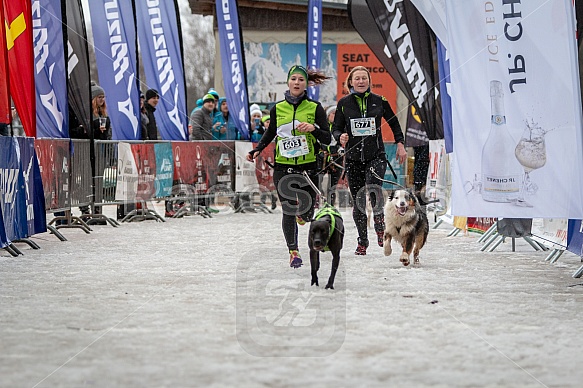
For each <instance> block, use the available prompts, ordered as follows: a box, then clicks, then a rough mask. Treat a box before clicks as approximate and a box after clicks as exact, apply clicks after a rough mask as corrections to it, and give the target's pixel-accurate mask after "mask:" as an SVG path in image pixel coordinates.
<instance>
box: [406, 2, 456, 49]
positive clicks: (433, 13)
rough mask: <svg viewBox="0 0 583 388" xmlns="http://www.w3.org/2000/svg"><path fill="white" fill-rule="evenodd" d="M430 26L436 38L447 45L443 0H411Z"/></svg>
mask: <svg viewBox="0 0 583 388" xmlns="http://www.w3.org/2000/svg"><path fill="white" fill-rule="evenodd" d="M411 3H413V5H414V6H415V7H416V8H417V10H418V11H419V13H420V14H421V15H423V18H424V19H425V21H426V22H427V24H429V27H431V30H432V31H433V32H434V33H435V36H437V39H439V40H440V41H441V43H443V45H444V46H445V47H447V22H446V4H445V0H411Z"/></svg>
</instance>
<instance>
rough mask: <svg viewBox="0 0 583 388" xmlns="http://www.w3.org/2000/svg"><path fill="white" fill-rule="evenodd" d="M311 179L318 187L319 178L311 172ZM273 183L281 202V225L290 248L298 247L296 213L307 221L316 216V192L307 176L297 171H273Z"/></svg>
mask: <svg viewBox="0 0 583 388" xmlns="http://www.w3.org/2000/svg"><path fill="white" fill-rule="evenodd" d="M309 176H310V180H311V181H312V182H314V184H315V185H316V187H317V182H318V178H317V177H316V175H315V174H309ZM273 183H274V185H275V187H276V188H277V195H278V196H279V202H280V203H281V210H282V214H283V215H282V218H281V227H282V229H283V236H284V237H285V242H286V244H287V247H288V249H289V250H295V249H298V224H297V223H296V215H298V216H300V217H301V218H303V219H304V220H306V221H310V220H311V219H312V217H313V216H314V205H315V203H316V192H315V191H314V189H313V188H312V186H310V184H309V183H308V182H307V181H306V177H305V176H303V175H301V174H297V173H288V172H287V170H280V169H276V170H275V171H274V172H273Z"/></svg>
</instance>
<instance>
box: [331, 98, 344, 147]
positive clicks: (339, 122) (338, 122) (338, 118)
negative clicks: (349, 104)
mask: <svg viewBox="0 0 583 388" xmlns="http://www.w3.org/2000/svg"><path fill="white" fill-rule="evenodd" d="M345 132H346V125H345V118H344V107H343V106H342V105H341V104H340V103H339V104H338V106H337V107H336V115H335V116H334V122H333V123H332V136H334V139H336V141H337V142H338V143H340V135H342V134H343V133H345Z"/></svg>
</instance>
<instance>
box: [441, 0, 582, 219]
mask: <svg viewBox="0 0 583 388" xmlns="http://www.w3.org/2000/svg"><path fill="white" fill-rule="evenodd" d="M450 5H451V6H450ZM447 31H448V34H449V35H448V42H449V46H450V47H449V49H448V51H449V53H450V62H451V69H452V72H451V82H452V108H453V112H452V117H453V128H454V133H453V134H454V142H453V147H454V154H455V155H456V163H455V164H454V170H453V172H452V175H453V195H452V198H453V201H452V203H453V208H452V212H453V213H454V214H463V215H467V216H490V217H502V218H534V217H537V218H574V219H581V218H583V201H581V193H582V192H583V182H582V181H583V175H582V174H581V171H580V169H579V168H576V167H578V166H581V165H583V135H582V132H581V128H582V122H581V121H582V120H581V114H582V112H581V98H580V90H579V74H578V66H577V50H576V40H575V33H574V31H575V25H574V18H573V8H572V5H571V0H557V1H548V2H542V3H540V2H519V1H517V0H515V1H509V0H496V1H491V2H487V3H480V2H469V1H465V0H452V1H451V2H448V6H447ZM468 37H470V38H468ZM549 96H560V98H549Z"/></svg>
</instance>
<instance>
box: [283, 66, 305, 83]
mask: <svg viewBox="0 0 583 388" xmlns="http://www.w3.org/2000/svg"><path fill="white" fill-rule="evenodd" d="M292 74H301V75H303V76H304V78H305V79H306V82H308V71H307V70H306V68H305V67H303V66H302V65H294V66H292V67H291V68H290V69H289V71H288V72H287V80H288V82H289V79H290V77H291V76H292Z"/></svg>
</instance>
